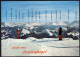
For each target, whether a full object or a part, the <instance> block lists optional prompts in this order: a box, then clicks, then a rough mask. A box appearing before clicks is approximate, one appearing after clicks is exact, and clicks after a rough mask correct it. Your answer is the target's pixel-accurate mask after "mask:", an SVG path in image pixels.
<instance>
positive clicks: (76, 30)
mask: <svg viewBox="0 0 80 57" xmlns="http://www.w3.org/2000/svg"><path fill="white" fill-rule="evenodd" d="M75 21H76V24H77V11H75ZM76 28H77V27H76ZM76 32H77V29H76V30H75V32H74V35H75V36H76Z"/></svg>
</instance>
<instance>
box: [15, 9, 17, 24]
mask: <svg viewBox="0 0 80 57" xmlns="http://www.w3.org/2000/svg"><path fill="white" fill-rule="evenodd" d="M15 16H16V23H17V10H16V11H15Z"/></svg>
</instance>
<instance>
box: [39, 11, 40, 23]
mask: <svg viewBox="0 0 80 57" xmlns="http://www.w3.org/2000/svg"><path fill="white" fill-rule="evenodd" d="M39 23H40V11H39Z"/></svg>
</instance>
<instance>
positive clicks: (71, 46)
mask: <svg viewBox="0 0 80 57" xmlns="http://www.w3.org/2000/svg"><path fill="white" fill-rule="evenodd" d="M13 46H14V47H26V49H21V48H19V49H12V47H13ZM23 51H46V52H44V53H42V54H41V53H36V54H35V53H23ZM1 55H2V56H79V40H73V39H71V38H70V39H68V38H65V39H63V41H59V40H58V38H54V39H53V38H43V39H36V38H33V37H29V38H27V39H25V40H23V39H11V38H8V39H6V40H1Z"/></svg>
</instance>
